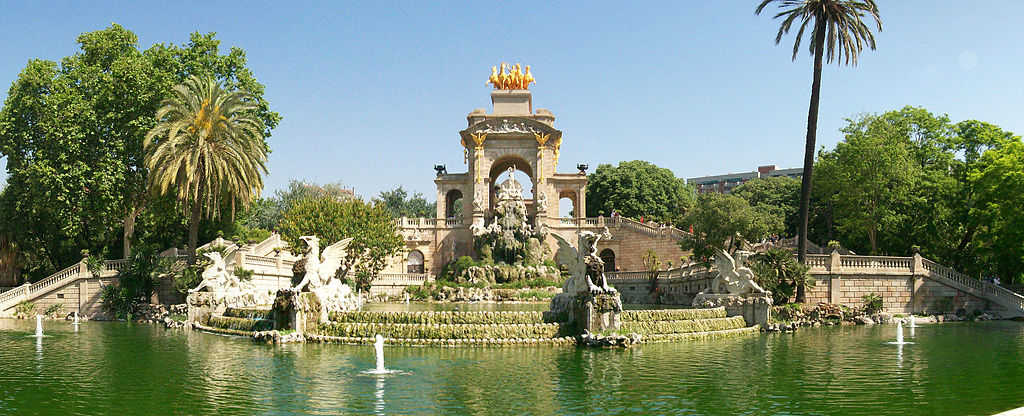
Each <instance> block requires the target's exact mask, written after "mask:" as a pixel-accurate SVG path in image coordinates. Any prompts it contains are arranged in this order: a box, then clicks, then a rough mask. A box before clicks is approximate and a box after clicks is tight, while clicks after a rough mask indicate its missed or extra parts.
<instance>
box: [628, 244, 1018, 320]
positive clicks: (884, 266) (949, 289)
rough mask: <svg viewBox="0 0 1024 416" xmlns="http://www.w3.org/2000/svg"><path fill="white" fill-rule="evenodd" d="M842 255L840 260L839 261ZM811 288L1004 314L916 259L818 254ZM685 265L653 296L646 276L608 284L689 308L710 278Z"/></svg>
mask: <svg viewBox="0 0 1024 416" xmlns="http://www.w3.org/2000/svg"><path fill="white" fill-rule="evenodd" d="M840 257H842V258H840ZM809 264H811V265H812V268H811V276H812V277H813V278H814V280H815V285H814V287H813V288H809V289H808V290H807V292H806V301H807V303H811V304H816V303H819V302H824V303H832V304H842V305H846V306H849V307H854V308H856V307H862V306H863V305H864V299H863V298H864V296H865V295H868V294H872V293H874V294H878V295H880V296H881V297H882V306H883V308H884V309H885V310H886V311H888V312H891V313H954V312H957V311H960V310H963V311H967V312H971V311H975V310H986V311H1005V310H1006V308H1004V307H1002V306H1001V305H999V304H997V303H995V302H991V301H988V300H985V299H982V298H979V297H977V296H975V295H972V294H971V293H968V292H965V291H963V290H960V289H958V288H957V287H955V286H953V283H950V282H947V281H945V280H944V279H943V278H942V276H933V275H932V274H931V271H930V270H928V269H926V268H925V267H923V266H922V265H923V264H924V261H923V260H922V259H921V258H920V257H912V258H882V257H869V256H839V255H838V254H837V255H835V256H817V257H816V258H814V259H809ZM700 270H701V269H700V268H699V267H694V266H690V267H687V268H683V269H675V270H672V271H668V272H662V273H661V276H662V278H660V279H659V280H658V284H657V288H658V290H657V291H655V292H652V291H651V288H652V285H651V280H650V278H649V276H650V274H649V273H646V272H632V273H621V274H618V275H617V276H616V277H614V278H612V279H611V280H610V281H611V283H612V284H613V285H614V286H615V287H616V288H617V289H618V290H619V291H620V292H622V299H623V302H624V303H628V304H638V303H641V304H650V303H663V304H678V305H690V304H691V302H692V300H693V297H694V295H696V294H697V293H698V292H700V291H703V290H704V289H705V288H706V287H707V285H708V283H709V282H710V275H709V274H708V273H707V272H703V271H700Z"/></svg>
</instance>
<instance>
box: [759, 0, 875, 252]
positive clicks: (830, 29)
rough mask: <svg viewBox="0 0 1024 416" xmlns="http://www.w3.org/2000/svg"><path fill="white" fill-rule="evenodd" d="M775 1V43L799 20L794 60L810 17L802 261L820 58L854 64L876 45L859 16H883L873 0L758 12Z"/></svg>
mask: <svg viewBox="0 0 1024 416" xmlns="http://www.w3.org/2000/svg"><path fill="white" fill-rule="evenodd" d="M773 2H777V3H779V8H780V9H781V11H780V12H779V13H778V14H776V15H775V18H776V19H778V18H782V24H781V25H779V32H778V34H776V36H775V44H776V45H777V44H779V43H780V42H782V36H783V35H785V34H786V33H789V29H790V28H791V27H792V26H793V23H794V22H797V21H798V20H799V21H800V30H799V31H798V32H797V34H796V38H795V41H794V42H793V58H792V59H793V60H794V61H795V60H796V56H797V54H798V53H799V52H800V42H801V41H802V40H803V35H804V30H806V29H807V26H808V25H809V24H810V23H811V22H812V21H813V23H814V24H813V26H811V32H810V37H811V39H810V43H809V45H808V46H809V47H810V48H809V49H810V52H811V55H813V56H814V75H813V81H812V82H811V103H810V105H809V107H808V109H807V141H806V143H805V145H804V171H803V178H802V181H803V182H802V184H801V187H800V229H799V232H798V235H799V241H798V243H797V257H798V259H799V260H800V262H801V263H803V262H804V259H805V257H806V256H807V224H808V218H809V213H810V201H811V179H812V176H811V175H812V173H813V170H814V152H815V151H816V149H815V141H816V136H817V132H818V101H819V98H820V96H821V68H822V60H823V59H825V58H826V51H827V60H828V62H829V63H831V62H832V61H833V60H835V61H836V63H846V64H848V65H849V64H852V65H857V56H858V55H859V54H860V52H861V50H862V49H863V47H864V46H865V45H866V46H868V47H870V48H871V49H872V50H873V49H875V36H874V35H873V34H872V33H871V29H870V28H869V27H868V25H866V24H864V22H863V21H861V19H862V18H863V17H864V16H865V14H866V15H868V16H870V17H871V18H873V19H874V21H875V23H876V24H877V26H878V30H879V31H881V30H882V20H881V18H880V17H879V15H878V6H876V5H875V2H874V0H802V1H801V0H764V1H762V2H761V4H760V5H758V6H757V9H756V10H755V13H756V14H761V12H762V11H764V9H765V7H767V6H768V5H769V4H771V3H773Z"/></svg>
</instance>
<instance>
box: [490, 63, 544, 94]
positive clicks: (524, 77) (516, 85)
mask: <svg viewBox="0 0 1024 416" xmlns="http://www.w3.org/2000/svg"><path fill="white" fill-rule="evenodd" d="M487 83H488V84H491V85H493V86H494V89H496V90H525V89H528V88H530V84H536V83H537V82H536V80H534V79H533V74H532V73H530V66H529V65H527V66H526V70H525V71H524V70H523V69H522V66H520V65H519V64H515V65H508V64H506V63H504V62H502V63H501V70H498V67H496V66H492V67H491V77H490V78H488V79H487Z"/></svg>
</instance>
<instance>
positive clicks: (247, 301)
mask: <svg viewBox="0 0 1024 416" xmlns="http://www.w3.org/2000/svg"><path fill="white" fill-rule="evenodd" d="M203 255H204V256H206V258H208V259H210V261H211V264H210V265H209V266H207V267H206V270H203V274H202V277H203V281H202V282H200V283H199V285H198V286H196V287H195V288H194V289H191V290H189V291H188V292H189V293H196V292H198V291H200V290H202V289H207V290H208V291H210V292H211V293H213V298H212V299H211V302H212V303H214V304H218V305H224V306H227V307H236V308H238V307H247V306H255V305H268V304H270V303H271V301H272V299H271V297H272V296H271V295H270V293H269V292H267V291H260V290H259V289H257V288H256V286H255V285H253V284H252V283H251V282H243V281H242V280H241V279H239V278H238V276H236V275H235V274H234V273H232V272H229V271H228V269H227V264H226V262H225V260H224V257H223V256H221V254H220V253H218V252H216V251H213V252H209V253H204V254H203Z"/></svg>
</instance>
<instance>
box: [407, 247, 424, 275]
mask: <svg viewBox="0 0 1024 416" xmlns="http://www.w3.org/2000/svg"><path fill="white" fill-rule="evenodd" d="M423 271H424V267H423V253H422V252H421V251H419V250H413V251H410V252H409V256H408V257H406V259H405V272H406V273H423Z"/></svg>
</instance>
